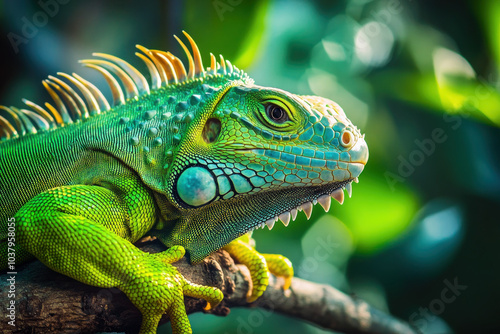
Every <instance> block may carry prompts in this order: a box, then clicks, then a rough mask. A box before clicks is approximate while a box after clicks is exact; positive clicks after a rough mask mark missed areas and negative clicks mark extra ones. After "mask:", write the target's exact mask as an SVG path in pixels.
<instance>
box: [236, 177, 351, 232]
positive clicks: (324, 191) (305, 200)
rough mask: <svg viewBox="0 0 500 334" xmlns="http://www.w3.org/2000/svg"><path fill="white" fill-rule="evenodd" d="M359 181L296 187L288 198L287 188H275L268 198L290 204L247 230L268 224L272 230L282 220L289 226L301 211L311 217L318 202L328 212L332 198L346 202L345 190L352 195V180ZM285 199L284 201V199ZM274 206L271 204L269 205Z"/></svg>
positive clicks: (349, 180)
mask: <svg viewBox="0 0 500 334" xmlns="http://www.w3.org/2000/svg"><path fill="white" fill-rule="evenodd" d="M353 181H354V182H355V183H358V178H357V177H356V178H353V179H348V180H345V181H340V182H335V183H330V184H327V185H323V186H309V187H301V188H300V189H297V188H295V189H294V191H293V193H294V198H295V199H296V200H293V199H287V198H286V197H287V194H286V192H287V189H284V190H281V189H280V190H275V191H269V192H268V193H267V194H266V195H268V196H266V197H268V198H279V201H280V202H281V203H283V202H285V203H288V205H286V206H285V208H284V210H282V211H281V212H279V213H278V214H274V213H273V214H271V215H269V216H271V217H266V219H261V220H258V221H256V222H255V225H254V226H253V227H250V228H249V229H248V230H247V231H245V233H246V232H250V231H253V230H256V229H258V228H264V226H267V227H268V228H269V230H272V229H273V227H274V224H275V223H276V222H277V221H278V220H281V222H282V223H283V225H285V226H288V224H289V223H290V219H291V220H293V221H295V219H296V218H297V214H298V213H299V212H300V211H304V213H305V215H306V217H307V219H309V218H311V214H312V211H313V207H314V206H315V205H316V204H319V205H321V207H322V208H323V209H324V210H325V212H328V211H329V210H330V204H331V199H332V198H333V199H335V200H336V201H337V202H339V203H340V204H342V203H344V190H346V191H347V195H348V196H349V197H351V195H352V182H353ZM297 191H300V192H302V194H300V195H299V194H297ZM284 198H285V200H284V201H283V199H284ZM269 206H272V204H271V205H268V207H269Z"/></svg>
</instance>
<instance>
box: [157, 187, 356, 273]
mask: <svg viewBox="0 0 500 334" xmlns="http://www.w3.org/2000/svg"><path fill="white" fill-rule="evenodd" d="M353 181H354V182H357V178H352V179H348V180H344V181H339V182H331V183H328V184H325V185H318V186H303V187H296V188H293V189H292V188H282V189H274V190H269V191H263V192H260V193H257V194H253V195H249V196H247V197H246V198H241V197H239V198H234V199H230V200H226V201H217V202H213V203H211V204H209V205H207V206H205V207H203V208H201V209H193V210H188V211H186V212H184V214H183V215H182V217H181V218H180V219H179V220H177V221H176V222H175V226H174V229H173V230H172V231H170V232H169V233H168V235H163V237H162V241H163V242H165V244H166V245H167V246H171V245H182V246H184V247H185V248H186V251H187V253H188V254H189V258H190V261H191V262H193V263H197V262H199V261H201V260H203V259H204V258H205V257H206V256H208V255H209V254H210V253H212V252H214V251H216V250H217V249H220V248H221V247H223V246H225V245H226V244H227V243H229V242H230V241H231V240H234V239H235V238H237V237H239V236H241V235H243V234H245V233H247V232H249V231H252V230H255V229H256V228H259V227H261V228H263V227H264V226H266V225H267V226H268V227H269V229H271V228H272V227H273V226H274V223H275V222H276V221H277V220H278V219H281V220H282V221H283V223H284V224H285V225H286V226H287V225H288V223H289V222H290V219H293V220H294V219H295V217H296V215H297V213H298V212H299V211H304V213H305V214H306V216H307V217H308V218H309V217H310V216H311V212H312V208H313V206H314V205H315V204H317V203H319V204H320V205H321V206H322V207H323V208H324V209H325V211H328V210H329V207H330V201H331V197H333V198H334V199H335V200H337V201H338V202H340V203H342V202H343V200H344V193H343V189H346V190H347V192H348V194H350V192H351V183H352V182H353ZM214 213H217V214H214ZM207 226H210V228H206V227H207Z"/></svg>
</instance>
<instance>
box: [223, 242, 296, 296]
mask: <svg viewBox="0 0 500 334" xmlns="http://www.w3.org/2000/svg"><path fill="white" fill-rule="evenodd" d="M223 249H224V250H226V251H227V252H228V253H229V254H231V256H232V257H233V258H235V259H236V260H237V261H238V262H240V263H242V264H244V265H246V266H247V267H248V270H250V276H251V278H252V290H250V291H248V294H247V301H248V302H249V303H251V302H254V301H255V300H257V298H259V297H260V296H262V294H263V293H264V291H266V288H267V286H268V285H269V273H272V274H274V275H275V276H281V277H284V278H285V284H284V286H283V288H284V289H285V290H287V289H288V288H289V287H290V285H291V283H292V277H293V266H292V263H291V262H290V260H289V259H287V258H286V257H284V256H283V255H279V254H261V253H259V252H257V251H256V250H255V240H254V239H252V233H251V232H249V233H247V234H244V235H243V236H241V237H239V238H238V239H235V240H233V241H231V242H230V243H229V244H227V245H226V246H225V247H224V248H223Z"/></svg>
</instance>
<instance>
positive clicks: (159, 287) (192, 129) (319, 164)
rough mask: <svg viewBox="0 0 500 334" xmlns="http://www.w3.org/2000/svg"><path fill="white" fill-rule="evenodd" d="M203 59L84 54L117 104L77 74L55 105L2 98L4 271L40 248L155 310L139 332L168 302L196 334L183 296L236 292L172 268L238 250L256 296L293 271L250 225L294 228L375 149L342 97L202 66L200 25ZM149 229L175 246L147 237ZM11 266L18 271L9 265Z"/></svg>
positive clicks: (51, 82)
mask: <svg viewBox="0 0 500 334" xmlns="http://www.w3.org/2000/svg"><path fill="white" fill-rule="evenodd" d="M184 34H185V35H186V38H187V39H188V41H189V43H190V45H191V49H192V53H191V52H190V51H189V50H188V48H187V47H186V45H185V44H184V43H183V42H182V41H181V40H180V39H179V38H177V37H175V38H176V39H177V40H178V41H179V43H180V45H181V46H182V48H183V49H184V51H185V52H186V55H187V58H188V61H189V69H188V70H187V71H186V69H185V67H184V65H183V63H182V61H181V60H180V59H179V58H177V57H175V56H174V55H172V54H171V53H169V52H164V51H158V50H148V49H146V48H145V47H142V46H139V45H138V46H137V47H138V49H139V50H140V51H142V53H136V55H137V56H139V57H140V58H141V59H142V60H143V61H144V63H145V65H146V66H147V68H148V70H149V75H150V77H151V78H150V82H148V81H147V80H146V78H145V77H144V76H143V75H142V74H141V73H140V72H139V71H138V70H137V69H135V68H134V67H132V66H131V65H130V64H129V63H127V62H125V61H124V60H122V59H119V58H117V57H114V56H111V55H107V54H101V53H95V54H94V56H97V57H99V59H91V60H83V61H81V63H82V64H83V65H84V66H87V67H90V68H92V69H95V70H97V71H99V72H100V73H101V74H102V75H103V76H104V78H105V79H106V81H107V82H108V83H109V86H110V87H111V92H112V98H113V103H112V105H110V104H109V103H108V101H107V100H106V98H105V97H104V96H103V94H102V93H101V91H100V90H99V89H98V88H96V87H95V86H94V85H93V84H91V83H90V82H88V81H86V80H85V79H83V78H82V77H80V76H79V75H77V74H72V75H68V74H65V73H58V76H59V77H54V76H49V78H48V79H47V80H44V81H43V85H44V86H45V88H46V89H47V91H48V93H49V94H50V95H51V97H52V99H53V100H54V104H55V105H51V104H49V103H45V108H44V107H42V106H39V105H37V104H35V103H33V102H31V101H28V100H23V101H24V103H25V104H26V105H27V106H28V107H29V108H30V109H17V108H15V107H5V106H2V107H1V109H0V138H2V139H1V141H0V205H1V208H0V259H1V267H0V269H2V270H4V269H8V268H9V266H11V265H14V264H13V263H11V262H12V261H11V259H12V257H13V256H14V255H15V262H16V264H20V263H21V262H24V261H26V260H29V259H31V258H34V257H35V258H37V259H39V260H40V261H42V262H43V263H44V264H45V265H47V266H48V267H49V268H51V269H53V270H55V271H57V272H60V273H62V274H64V275H67V276H69V277H72V278H74V279H76V280H78V281H80V282H83V283H86V284H89V285H93V286H98V287H104V288H106V287H117V288H119V289H120V290H122V291H123V292H124V293H125V294H126V295H127V296H128V298H129V299H130V300H131V301H132V302H133V304H134V305H135V306H136V307H137V308H138V309H139V310H140V311H141V313H142V316H143V319H142V325H141V333H156V328H157V326H158V322H159V320H160V318H161V317H162V315H163V314H165V313H167V314H168V315H169V316H170V319H171V326H172V328H173V332H174V333H190V332H191V327H190V324H189V321H188V318H187V315H186V311H185V306H184V302H183V296H184V295H187V296H192V297H198V298H203V299H205V300H206V301H207V302H208V304H207V309H209V308H211V307H214V306H215V305H217V304H218V303H219V302H220V301H221V300H222V298H223V294H222V292H221V291H220V290H219V289H217V288H215V287H207V286H200V285H197V284H194V283H191V282H189V281H187V280H186V279H184V278H183V277H182V275H181V274H180V273H179V272H178V271H177V270H176V268H175V267H174V266H172V265H171V263H173V262H175V261H177V260H179V259H180V258H182V257H183V256H184V254H185V252H187V254H188V256H189V260H190V261H191V262H192V263H197V262H199V261H201V260H203V258H205V257H206V256H207V255H209V254H210V253H212V252H214V251H216V250H218V249H221V248H224V249H225V250H227V251H228V252H229V253H230V254H231V255H232V256H233V257H234V258H235V259H236V260H237V261H239V262H241V263H243V264H246V265H247V266H248V267H249V269H250V272H251V276H252V280H253V283H254V284H253V290H252V291H250V292H249V296H248V300H249V301H253V300H255V299H257V298H258V297H259V296H260V295H262V293H263V292H264V290H265V289H266V287H267V285H268V277H269V272H271V273H274V274H276V275H278V276H284V277H285V279H286V282H287V283H286V285H287V286H286V287H285V288H287V287H288V286H289V284H290V281H291V277H292V276H293V269H292V266H291V263H290V262H289V261H288V259H286V258H285V257H283V256H281V255H269V254H259V253H258V252H257V251H255V249H254V247H253V245H252V242H253V240H252V239H251V232H252V231H253V230H254V229H256V228H259V227H264V226H266V225H267V226H268V227H269V229H272V228H273V226H274V224H275V222H276V221H278V219H280V220H281V221H282V222H283V224H285V225H288V223H289V222H290V218H292V219H293V220H295V218H296V215H297V212H298V211H301V210H303V211H304V212H305V214H306V215H307V217H310V215H311V211H312V207H313V205H314V204H316V203H319V204H320V205H321V206H322V207H323V208H324V209H325V211H328V209H329V207H330V199H331V197H333V198H334V199H336V200H337V201H339V202H340V203H342V202H343V199H344V192H343V190H344V189H345V190H346V191H347V192H348V194H349V196H350V195H351V182H352V181H356V182H357V180H358V176H359V175H360V173H361V171H362V170H363V168H364V166H365V164H366V162H367V159H368V148H367V145H366V142H365V140H364V136H362V135H361V133H360V132H359V130H358V129H357V128H356V127H355V126H354V125H353V124H352V123H351V122H350V121H349V120H348V119H347V117H346V116H345V114H344V112H343V110H342V109H341V108H340V107H339V106H338V105H337V104H336V103H335V102H332V101H330V100H328V99H325V98H322V97H317V96H299V95H294V94H291V93H288V92H285V91H283V90H280V89H275V88H267V87H261V86H257V85H254V82H253V80H252V79H250V78H249V77H248V75H247V74H246V73H245V72H243V71H242V70H239V69H238V68H236V67H235V66H234V65H232V64H231V63H230V62H229V61H227V60H224V58H223V57H222V56H221V57H220V60H217V59H216V58H215V57H214V55H212V54H210V60H211V64H210V67H208V68H206V69H205V68H204V66H203V63H202V58H201V56H200V52H199V50H198V47H197V46H196V44H195V42H194V41H193V39H192V38H191V37H190V36H189V35H188V34H186V33H184ZM146 235H151V236H155V237H157V238H158V239H159V240H161V241H162V242H163V243H164V244H165V245H166V246H167V247H169V249H168V250H166V251H164V252H162V253H157V254H149V253H144V252H142V251H140V250H139V249H138V248H137V247H136V246H134V244H133V243H134V242H136V241H137V240H139V239H140V238H142V237H144V236H146ZM11 268H12V267H11Z"/></svg>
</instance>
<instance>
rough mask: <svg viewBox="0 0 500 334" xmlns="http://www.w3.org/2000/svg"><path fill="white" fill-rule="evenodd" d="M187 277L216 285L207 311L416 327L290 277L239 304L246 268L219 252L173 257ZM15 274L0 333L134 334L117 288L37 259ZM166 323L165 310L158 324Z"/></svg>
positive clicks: (379, 329) (133, 314) (372, 328)
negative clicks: (199, 257) (216, 298)
mask: <svg viewBox="0 0 500 334" xmlns="http://www.w3.org/2000/svg"><path fill="white" fill-rule="evenodd" d="M139 247H140V248H141V249H143V250H145V251H149V252H158V251H162V250H164V249H165V248H164V246H163V245H161V244H160V243H159V242H157V241H153V242H146V243H142V244H140V245H139ZM175 266H176V267H177V268H178V269H179V271H180V272H181V273H182V274H183V275H184V276H185V277H186V278H187V279H189V280H190V281H192V282H196V283H198V284H204V285H210V286H217V287H219V288H220V289H221V290H222V291H223V292H224V296H225V298H224V301H223V302H222V303H221V304H220V305H219V306H218V307H216V308H215V309H214V310H212V311H210V313H213V314H217V315H222V316H224V315H227V314H229V307H234V306H243V307H262V308H265V309H268V310H272V311H274V312H279V313H283V314H287V315H290V316H293V317H296V318H301V319H303V320H306V321H309V322H311V323H313V324H316V325H318V326H320V327H323V328H326V329H331V330H335V331H337V332H342V333H385V334H391V333H416V332H415V331H414V330H413V329H412V328H410V327H409V326H408V325H407V324H406V323H404V322H402V321H400V320H398V319H395V318H393V317H392V316H390V315H388V314H385V313H383V312H381V311H378V310H376V309H374V308H372V307H371V306H369V305H368V304H367V303H366V302H364V301H362V300H360V299H356V298H353V297H350V296H347V295H346V294H344V293H342V292H340V291H338V290H336V289H334V288H332V287H330V286H327V285H320V284H316V283H312V282H308V281H305V280H301V279H299V278H294V279H293V282H292V286H291V288H290V290H288V291H283V289H282V284H283V281H282V280H281V279H277V278H275V277H271V281H270V285H269V287H268V288H267V291H266V292H265V293H264V295H263V296H262V297H261V298H260V299H259V300H258V301H257V302H255V303H253V304H252V305H250V304H248V303H247V302H246V294H247V291H248V289H249V284H251V283H249V282H250V280H249V277H250V275H249V272H248V269H247V268H246V267H245V266H243V265H239V264H235V263H234V262H233V260H232V258H231V257H230V256H229V255H228V254H227V253H226V252H224V251H219V252H216V253H214V254H212V255H211V256H209V257H208V258H207V259H205V260H204V261H203V262H202V263H200V264H198V265H195V266H191V265H190V264H189V263H188V262H187V260H186V259H185V258H184V259H182V260H181V261H179V262H177V263H175ZM20 269H21V270H20V271H18V272H17V275H16V276H15V289H16V290H15V295H16V297H15V300H16V318H15V324H16V326H15V327H12V326H11V325H9V324H8V321H10V319H9V318H7V317H6V315H8V314H9V312H8V310H7V307H8V306H9V301H10V298H8V291H9V288H10V285H9V282H8V281H7V279H8V278H9V277H10V276H11V275H8V274H5V273H2V275H0V290H1V292H0V314H2V319H1V320H0V332H2V333H30V334H35V333H95V332H126V333H137V332H138V330H139V324H140V320H141V315H140V313H139V311H137V309H136V308H135V307H134V306H133V305H132V303H131V302H130V301H129V300H128V299H127V298H126V296H125V295H124V294H123V293H122V292H120V291H119V290H118V289H102V288H96V287H91V286H88V285H85V284H82V283H80V282H77V281H75V280H72V279H70V278H68V277H65V276H63V275H61V274H58V273H56V272H54V271H52V270H50V269H48V268H47V267H45V266H44V265H43V264H41V263H40V262H39V261H34V262H31V263H29V264H27V265H25V266H23V267H22V268H20ZM185 303H186V310H187V312H188V313H193V312H203V310H202V309H203V306H204V305H205V301H203V300H199V299H194V298H190V297H186V298H185ZM167 321H168V317H167V316H164V317H163V318H162V320H161V323H165V322H167Z"/></svg>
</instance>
